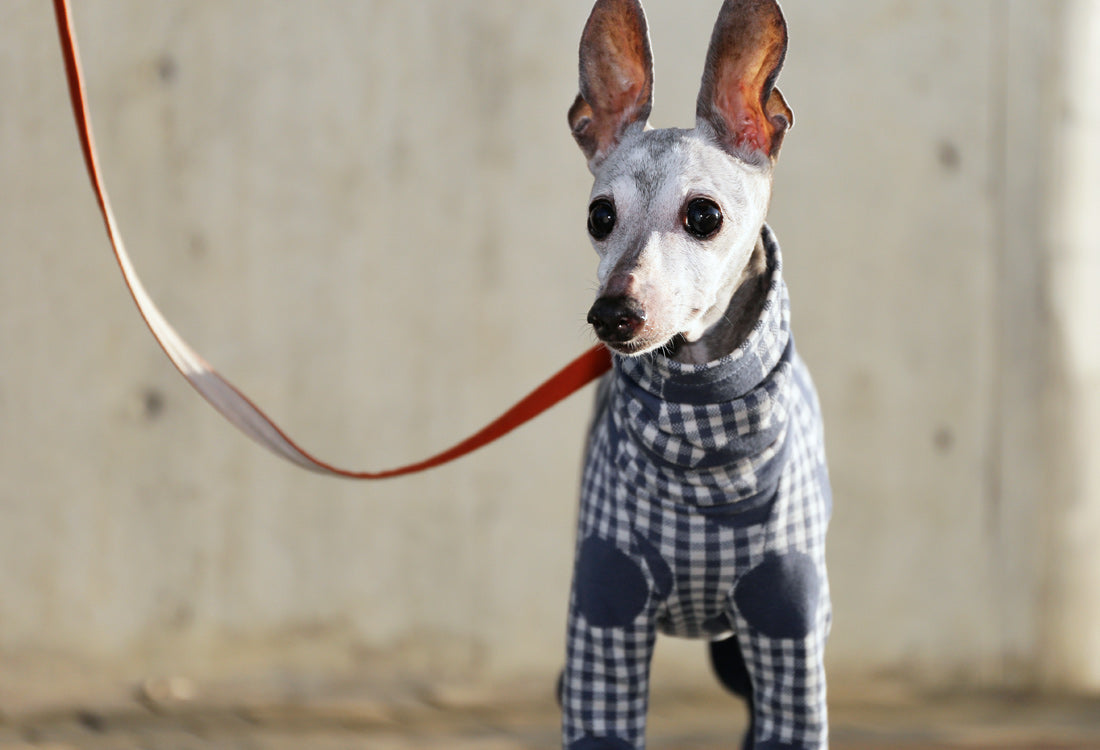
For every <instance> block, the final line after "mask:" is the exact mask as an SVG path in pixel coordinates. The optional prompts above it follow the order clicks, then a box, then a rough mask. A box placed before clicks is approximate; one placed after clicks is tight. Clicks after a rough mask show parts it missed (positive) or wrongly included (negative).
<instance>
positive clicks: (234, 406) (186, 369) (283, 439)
mask: <svg viewBox="0 0 1100 750" xmlns="http://www.w3.org/2000/svg"><path fill="white" fill-rule="evenodd" d="M53 5H54V11H55V13H56V15H57V30H58V33H59V34H60V36H61V52H62V54H63V55H64V57H65V72H66V75H67V77H68V82H69V95H70V97H71V98H72V104H73V115H74V117H75V119H76V130H77V135H78V136H79V137H80V147H81V149H82V150H83V152H84V166H85V167H86V168H87V170H88V177H89V178H90V179H91V181H92V190H93V191H94V192H95V196H96V200H97V201H98V203H99V210H100V213H102V214H103V222H104V224H105V225H106V228H107V237H108V238H109V239H110V241H111V247H112V249H113V250H114V254H115V260H116V261H118V266H119V269H121V271H122V277H123V279H124V280H125V282H126V286H127V288H128V289H129V290H130V295H131V296H132V297H133V299H134V303H135V304H136V305H137V308H138V311H139V312H140V313H141V317H142V318H144V319H145V323H146V325H148V326H149V330H150V331H151V332H152V334H153V337H154V338H155V339H156V340H157V343H158V344H160V347H161V349H163V350H164V353H165V354H167V355H168V358H169V359H170V360H172V364H174V365H175V366H176V369H177V370H179V371H180V374H182V375H183V376H184V377H185V378H187V381H188V382H189V383H190V384H191V385H192V386H193V387H194V388H195V390H197V391H198V392H199V394H200V395H202V397H203V398H205V399H206V400H207V401H208V402H209V403H210V405H211V406H213V407H214V408H215V409H217V410H218V411H219V412H221V414H222V416H224V417H225V418H226V419H228V420H229V421H230V422H232V423H233V424H234V425H236V426H237V428H238V429H240V430H241V431H242V432H243V433H245V434H246V435H248V436H249V437H250V438H252V439H253V440H255V441H256V442H258V443H259V444H260V445H262V446H264V447H265V448H267V449H268V450H270V451H272V452H273V453H275V454H277V455H279V456H281V457H282V458H285V459H286V460H288V461H291V462H293V463H295V464H298V465H299V466H301V467H303V468H306V469H310V470H311V471H316V472H320V473H322V474H330V475H333V476H340V477H347V478H350V479H385V478H387V477H396V476H401V475H404V474H412V473H414V472H418V471H425V470H427V469H431V468H433V467H436V466H439V465H441V464H445V463H448V462H450V461H454V460H455V459H457V458H460V457H462V456H465V455H466V454H467V453H471V452H473V451H475V450H477V449H478V448H481V447H482V446H484V445H487V444H488V443H491V442H493V441H494V440H496V439H497V438H500V437H502V436H504V435H506V434H507V433H509V432H511V431H512V430H514V429H515V428H517V427H519V426H520V425H521V424H523V423H525V422H528V421H530V420H531V419H534V418H535V417H537V416H538V415H539V414H542V413H543V412H544V411H546V410H547V409H549V408H550V407H552V406H554V405H555V404H557V403H558V402H560V401H562V400H563V399H565V398H566V397H568V396H570V395H572V394H573V393H575V392H576V391H577V390H579V389H580V388H582V387H583V386H585V385H586V384H588V383H590V382H592V381H593V380H595V379H596V378H598V377H600V376H601V375H603V374H604V373H605V372H607V371H608V370H609V369H610V368H611V357H610V355H609V354H608V352H607V349H606V348H604V347H603V346H602V345H599V346H595V347H593V348H592V349H589V350H588V351H587V352H585V353H584V354H582V355H581V356H580V357H578V358H577V359H575V360H573V361H572V362H570V363H569V364H568V365H566V366H565V367H564V368H562V369H561V370H560V371H559V372H558V373H557V374H555V375H554V376H553V377H551V378H550V379H549V380H547V381H546V382H545V383H543V384H542V385H540V386H539V387H538V388H536V389H535V390H534V391H532V392H531V394H530V395H528V396H527V397H526V398H524V399H523V400H522V401H520V402H519V403H517V404H516V405H515V406H513V407H512V408H511V409H509V410H508V411H506V412H505V413H504V414H503V415H501V416H500V417H498V418H497V419H496V420H494V421H493V422H491V423H490V424H489V425H488V426H486V427H484V428H483V429H481V430H480V431H479V432H477V433H475V434H474V435H471V436H470V437H468V438H466V439H465V440H463V441H462V442H460V443H458V444H457V445H455V446H453V447H452V448H449V449H447V450H445V451H443V452H442V453H439V454H438V455H435V456H432V457H431V458H427V459H425V460H423V461H418V462H416V463H413V464H409V465H408V466H402V467H400V468H397V469H389V470H386V471H348V470H346V469H340V468H337V467H335V466H333V465H332V464H329V463H327V462H325V461H322V460H320V459H318V458H315V457H314V456H313V455H311V454H310V453H308V452H307V451H306V450H304V449H303V448H301V447H299V445H298V444H297V443H295V442H294V441H293V440H291V439H290V437H289V436H288V435H287V434H286V433H285V432H284V431H283V430H282V428H281V427H279V426H278V425H277V424H275V423H274V422H272V421H271V419H270V418H269V417H268V416H267V415H266V414H264V413H263V411H262V410H260V408H259V407H258V406H256V405H255V404H254V403H252V401H251V400H250V399H249V398H248V397H247V396H245V395H244V393H242V392H241V391H240V390H238V389H237V387H236V386H234V385H233V384H232V383H230V382H229V381H228V380H226V379H225V378H223V377H222V376H221V375H219V374H218V373H217V371H215V370H214V368H212V367H211V366H210V365H209V364H207V363H206V361H205V360H204V359H203V358H202V357H201V356H199V354H198V353H197V352H195V350H194V349H192V348H191V346H190V345H189V344H188V343H187V342H186V341H184V340H183V339H182V338H181V337H180V335H179V334H178V333H176V331H175V329H174V328H172V326H171V324H169V322H168V321H167V320H166V319H165V318H164V316H163V315H161V313H160V310H158V309H157V306H156V305H155V304H154V303H153V300H152V299H151V298H150V297H149V295H148V293H147V292H146V291H145V287H144V286H143V285H142V283H141V280H140V279H139V278H138V276H137V273H136V272H135V271H134V267H133V264H132V263H131V261H130V256H129V255H127V254H126V249H125V246H124V245H123V243H122V235H121V234H120V233H119V230H118V225H117V223H116V222H115V217H114V214H113V212H112V211H111V204H110V201H109V200H108V198H107V190H106V188H105V187H104V185H103V179H102V177H101V176H100V173H99V165H98V162H97V160H96V151H95V143H94V139H93V138H92V121H91V115H90V114H89V112H88V103H87V101H86V99H85V95H84V80H83V74H82V73H81V69H80V57H79V56H78V55H77V49H76V39H75V37H74V34H73V23H72V14H71V12H70V10H69V4H68V0H54V4H53Z"/></svg>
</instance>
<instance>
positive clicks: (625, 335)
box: [588, 297, 645, 344]
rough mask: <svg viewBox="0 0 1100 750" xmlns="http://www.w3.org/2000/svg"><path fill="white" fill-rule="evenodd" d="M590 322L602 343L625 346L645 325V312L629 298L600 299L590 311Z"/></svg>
mask: <svg viewBox="0 0 1100 750" xmlns="http://www.w3.org/2000/svg"><path fill="white" fill-rule="evenodd" d="M588 322H589V323H591V324H592V328H594V329H595V331H596V335H597V336H599V337H600V340H601V341H606V342H608V343H609V344H625V343H626V342H627V341H630V340H631V339H632V338H634V337H635V336H637V335H638V331H639V330H641V328H642V326H643V325H644V324H645V310H643V309H642V308H641V307H639V306H638V304H637V303H636V302H634V301H633V300H631V299H630V298H629V297H600V298H599V299H598V300H596V304H594V305H592V309H591V310H589V311H588Z"/></svg>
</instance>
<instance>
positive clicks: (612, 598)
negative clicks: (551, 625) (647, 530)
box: [561, 537, 657, 750]
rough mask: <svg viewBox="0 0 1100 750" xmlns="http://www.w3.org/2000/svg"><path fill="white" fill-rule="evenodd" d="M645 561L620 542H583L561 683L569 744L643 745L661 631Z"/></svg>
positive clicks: (585, 748) (630, 749)
mask: <svg viewBox="0 0 1100 750" xmlns="http://www.w3.org/2000/svg"><path fill="white" fill-rule="evenodd" d="M653 606H654V602H653V597H651V596H650V585H649V583H648V582H647V579H646V577H645V575H644V573H643V564H642V563H641V562H640V561H638V560H635V559H634V558H633V557H632V556H630V555H628V554H627V553H626V552H623V551H622V550H620V549H619V548H618V547H616V546H615V545H614V544H612V543H610V542H608V541H606V540H603V539H599V538H596V537H590V538H588V539H587V540H585V541H584V542H583V543H582V545H581V550H580V555H579V559H578V564H577V570H576V572H575V580H574V584H573V594H572V597H571V599H570V605H569V628H568V634H567V639H568V642H567V644H566V664H565V674H564V678H563V681H562V695H561V703H562V745H563V747H564V748H565V750H643V749H644V748H645V722H646V710H647V708H648V703H649V666H650V661H651V659H652V656H653V645H654V642H655V641H656V636H657V630H656V625H655V622H654V619H655V618H654V613H653V611H652V610H653Z"/></svg>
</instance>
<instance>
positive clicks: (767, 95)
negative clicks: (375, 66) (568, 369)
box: [559, 0, 832, 750]
mask: <svg viewBox="0 0 1100 750" xmlns="http://www.w3.org/2000/svg"><path fill="white" fill-rule="evenodd" d="M786 50H787V27H786V23H785V21H784V19H783V15H782V12H781V10H780V8H779V5H778V4H777V2H775V0H725V2H724V3H723V5H722V8H721V11H720V13H719V16H718V21H717V23H716V25H715V28H714V32H713V36H712V38H711V42H710V49H709V51H708V53H707V58H706V65H705V69H704V72H703V79H702V86H701V89H700V91H699V97H698V103H697V108H696V115H697V119H696V127H695V128H694V129H692V130H680V129H664V130H654V129H651V128H649V126H648V124H647V120H648V117H649V113H650V109H651V103H652V94H653V62H652V55H651V52H650V44H649V36H648V27H647V24H646V19H645V14H644V12H643V10H642V7H641V5H640V3H639V2H638V0H597V1H596V3H595V6H594V8H593V10H592V13H591V16H590V17H589V19H588V23H587V25H586V26H585V29H584V33H583V35H582V39H581V44H580V94H579V96H578V97H577V99H576V101H575V103H574V104H573V106H572V108H571V109H570V110H569V124H570V127H571V128H572V132H573V136H574V138H575V139H576V141H577V143H578V145H579V146H580V148H581V151H582V152H583V153H584V156H585V157H586V158H587V161H588V168H589V170H590V171H591V172H592V175H593V176H594V178H595V182H594V185H593V187H592V192H591V196H590V202H589V209H588V233H589V235H590V238H591V240H592V244H593V246H594V247H595V249H596V252H597V254H598V256H599V270H598V281H599V291H598V294H597V299H596V301H595V304H593V305H592V308H591V310H590V311H589V314H588V321H589V322H590V323H591V324H592V326H593V329H594V330H595V333H596V335H597V336H598V337H599V338H600V340H601V341H603V342H604V343H605V344H606V345H607V347H608V348H609V349H611V351H612V353H613V355H614V368H613V370H612V372H610V373H609V374H608V375H607V376H605V378H604V379H603V381H601V384H600V387H599V390H598V395H597V399H596V409H595V415H594V418H593V422H592V425H591V427H590V431H589V436H588V442H587V448H586V456H585V467H584V473H583V478H582V487H581V504H580V513H579V517H578V534H577V548H576V556H575V566H574V574H573V586H572V592H571V597H570V606H569V618H568V633H567V653H566V666H565V670H564V672H563V675H562V679H561V682H560V686H559V698H560V700H561V704H562V711H563V723H562V724H563V747H564V748H566V749H567V750H639V749H641V748H643V747H644V745H645V718H646V711H647V704H648V693H649V664H650V660H651V656H652V652H653V647H654V642H655V639H656V634H657V633H658V632H661V633H666V634H670V635H674V636H682V637H692V638H703V639H707V640H709V641H710V647H709V648H710V658H711V662H712V665H713V667H714V669H715V672H716V673H717V676H718V677H719V679H720V680H721V682H722V683H723V684H724V685H725V686H726V687H728V688H729V689H731V690H732V691H734V692H735V693H738V694H739V695H741V696H742V697H744V698H745V699H746V701H747V702H748V705H749V709H750V717H751V719H750V727H749V731H748V733H747V736H746V737H745V740H744V747H745V748H751V749H753V750H788V749H793V748H814V749H815V750H816V749H819V748H825V747H827V744H828V739H827V734H828V729H827V724H828V721H827V716H826V706H825V676H824V667H823V652H824V645H825V639H826V636H827V633H828V629H829V624H830V620H831V608H830V603H829V590H828V579H827V576H826V571H825V555H824V547H825V529H826V526H827V525H828V519H829V516H830V514H831V508H832V498H831V493H830V490H829V482H828V473H827V469H826V465H825V455H824V447H823V445H824V442H823V437H822V427H821V417H820V409H819V406H818V401H817V396H816V393H815V391H814V387H813V384H812V382H811V380H810V377H809V374H808V372H807V370H806V368H805V366H804V364H803V362H802V360H801V359H800V358H799V356H798V354H797V352H796V351H795V349H794V340H793V338H792V337H791V335H790V326H789V316H790V313H789V303H788V297H787V288H786V285H785V284H784V282H783V279H782V274H781V270H782V263H781V258H780V251H779V245H778V243H777V242H776V240H775V236H774V234H773V233H772V231H771V229H770V228H769V227H768V226H767V225H766V224H765V215H766V213H767V210H768V205H769V201H770V198H771V187H772V175H773V170H774V167H775V164H776V160H777V158H778V156H779V150H780V146H781V145H782V143H783V138H784V136H785V135H786V133H787V130H788V129H789V128H790V127H791V125H792V123H793V119H794V118H793V116H792V113H791V110H790V108H789V107H788V106H787V103H786V101H785V100H784V98H783V95H782V94H780V92H779V90H778V89H776V88H775V86H774V84H775V80H776V78H777V76H778V74H779V71H780V68H781V67H782V64H783V60H784V57H785V55H786Z"/></svg>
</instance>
